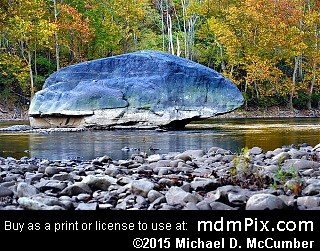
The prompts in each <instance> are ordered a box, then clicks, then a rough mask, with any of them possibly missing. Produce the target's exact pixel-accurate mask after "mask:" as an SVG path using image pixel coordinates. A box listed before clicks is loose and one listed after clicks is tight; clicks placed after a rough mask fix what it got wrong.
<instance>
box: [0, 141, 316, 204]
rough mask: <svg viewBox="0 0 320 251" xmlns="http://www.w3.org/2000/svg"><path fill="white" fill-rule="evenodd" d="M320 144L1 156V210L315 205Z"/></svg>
mask: <svg viewBox="0 0 320 251" xmlns="http://www.w3.org/2000/svg"><path fill="white" fill-rule="evenodd" d="M319 168H320V144H318V145H316V146H310V145H307V144H302V145H299V146H294V145H291V146H283V147H280V148H277V149H274V150H273V151H268V152H263V150H262V149H261V148H259V147H253V148H251V149H246V148H244V149H242V150H241V152H237V153H232V152H231V151H229V150H228V149H222V148H219V147H212V148H211V149H209V150H208V151H207V152H205V151H203V150H201V149H198V150H188V151H185V152H182V153H180V152H170V153H166V154H152V155H147V154H146V153H143V152H141V153H135V154H133V155H132V156H131V158H130V159H126V160H113V159H111V158H110V157H108V156H100V157H97V158H96V159H93V160H90V161H80V160H48V159H32V158H27V157H24V158H22V159H14V158H0V210H318V209H320V196H319V193H320V169H319Z"/></svg>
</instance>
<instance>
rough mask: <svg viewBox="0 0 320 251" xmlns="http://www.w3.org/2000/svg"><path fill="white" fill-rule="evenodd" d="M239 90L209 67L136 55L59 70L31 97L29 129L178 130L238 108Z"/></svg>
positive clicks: (154, 53) (171, 57)
mask: <svg viewBox="0 0 320 251" xmlns="http://www.w3.org/2000/svg"><path fill="white" fill-rule="evenodd" d="M243 102H244V98H243V96H242V95H241V93H240V91H239V89H238V88H237V86H236V85H234V84H233V83H232V82H231V81H230V80H229V79H227V78H225V77H223V76H222V75H221V74H219V73H218V72H216V71H214V70H213V69H211V68H208V67H205V66H203V65H201V64H198V63H195V62H193V61H190V60H187V59H184V58H181V57H178V56H174V55H172V54H168V53H163V52H158V51H150V50H145V51H137V52H133V53H127V54H122V55H118V56H112V57H107V58H102V59H97V60H92V61H87V62H83V63H79V64H75V65H71V66H68V67H65V68H62V69H60V70H58V71H56V72H55V73H53V74H52V75H50V76H49V77H48V78H47V79H46V82H45V83H44V85H43V88H42V90H40V91H38V92H36V93H35V95H34V97H33V99H32V100H31V104H30V108H29V118H30V125H31V126H32V127H33V128H48V127H80V126H81V127H83V126H84V127H94V128H112V127H114V126H131V127H132V126H133V127H136V128H143V127H164V128H165V127H167V128H181V127H184V126H185V125H186V124H187V123H189V122H191V121H193V120H199V119H206V118H210V117H213V116H215V115H217V114H224V113H228V112H231V111H233V110H235V109H237V108H239V107H240V106H241V105H242V104H243Z"/></svg>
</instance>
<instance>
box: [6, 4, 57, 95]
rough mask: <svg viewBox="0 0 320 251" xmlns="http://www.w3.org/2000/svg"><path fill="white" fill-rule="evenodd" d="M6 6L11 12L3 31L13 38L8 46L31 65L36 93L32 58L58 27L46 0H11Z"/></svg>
mask: <svg viewBox="0 0 320 251" xmlns="http://www.w3.org/2000/svg"><path fill="white" fill-rule="evenodd" d="M3 7H4V9H5V11H6V13H7V16H6V19H5V20H4V24H3V26H2V35H3V36H4V37H5V39H7V40H8V41H9V45H8V48H7V49H9V50H10V52H11V53H13V54H14V55H17V56H19V57H21V58H22V59H23V60H24V61H25V63H26V64H27V65H28V68H29V77H30V95H31V97H32V96H33V94H34V91H35V89H34V76H33V72H34V69H33V68H32V62H33V61H34V60H35V58H36V57H37V51H38V50H39V49H40V48H41V47H47V46H49V38H50V37H51V36H52V35H53V34H54V31H55V28H56V27H55V25H54V24H53V23H52V22H51V21H50V20H49V19H48V13H47V8H46V1H44V0H15V1H8V2H6V5H4V6H3Z"/></svg>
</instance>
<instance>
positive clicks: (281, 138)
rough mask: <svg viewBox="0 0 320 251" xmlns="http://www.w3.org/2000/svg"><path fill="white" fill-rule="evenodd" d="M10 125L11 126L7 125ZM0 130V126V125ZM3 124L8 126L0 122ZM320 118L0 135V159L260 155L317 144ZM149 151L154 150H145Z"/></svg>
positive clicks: (224, 120) (319, 137) (229, 121)
mask: <svg viewBox="0 0 320 251" xmlns="http://www.w3.org/2000/svg"><path fill="white" fill-rule="evenodd" d="M13 124H14V123H13ZM0 126H1V127H4V126H3V125H0ZM6 126H8V124H6ZM319 129H320V118H290V119H212V120H206V121H202V122H197V123H192V124H189V125H187V127H186V129H185V130H181V131H168V132H156V131H153V130H150V131H142V130H141V131H140V130H138V131H134V130H114V131H88V132H63V133H52V134H28V133H0V156H1V157H8V156H11V157H14V158H22V157H23V156H27V157H36V158H48V159H81V160H90V159H93V158H96V157H99V156H103V155H108V156H110V157H111V158H113V159H128V158H130V156H131V155H132V153H133V152H132V151H123V150H122V148H124V147H130V148H136V149H140V150H141V151H145V152H148V153H149V154H152V153H167V152H182V151H185V150H188V149H203V150H205V151H207V150H208V149H209V148H210V147H213V146H218V147H222V148H224V149H229V150H231V151H233V152H236V151H239V150H240V149H241V148H243V147H245V146H247V147H249V148H251V147H254V146H259V147H261V148H262V149H263V150H264V151H268V150H274V149H275V148H277V147H281V146H283V145H291V144H294V145H298V144H301V143H308V144H310V145H312V146H314V145H316V144H318V143H320V130H319ZM150 148H156V149H159V150H156V151H150V150H149V149H150Z"/></svg>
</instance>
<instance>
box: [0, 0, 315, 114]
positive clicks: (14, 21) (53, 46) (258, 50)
mask: <svg viewBox="0 0 320 251" xmlns="http://www.w3.org/2000/svg"><path fill="white" fill-rule="evenodd" d="M319 31H320V1H318V0H98V1H97V0H82V1H80V0H75V1H74V0H73V1H70V0H0V72H1V74H0V98H1V100H2V103H6V102H8V103H10V102H15V103H16V104H24V105H26V104H28V102H30V100H31V98H32V96H33V95H34V93H35V92H36V91H38V90H40V89H41V88H42V85H43V83H44V81H45V79H46V78H47V77H48V76H49V75H50V74H52V73H53V72H54V71H57V70H59V69H60V68H62V67H65V66H68V65H71V64H75V63H79V62H83V61H87V60H93V59H97V58H102V57H108V56H113V55H119V54H122V53H127V52H132V51H137V50H143V49H149V50H159V51H164V52H168V53H172V54H174V55H177V56H180V57H184V58H187V59H190V60H193V61H196V62H198V63H201V64H203V65H206V66H208V67H210V68H213V69H215V70H217V71H218V72H220V73H222V74H223V75H224V76H225V77H228V78H229V79H231V80H232V81H233V82H234V83H235V84H236V85H237V86H238V87H239V89H240V91H241V92H242V93H243V95H244V97H245V100H246V101H245V105H246V106H247V107H250V106H259V107H268V106H273V105H275V106H286V107H289V108H291V109H294V108H295V109H314V108H316V109H320V68H319V66H320V48H319V46H320V45H319Z"/></svg>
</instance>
